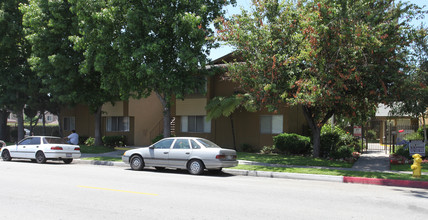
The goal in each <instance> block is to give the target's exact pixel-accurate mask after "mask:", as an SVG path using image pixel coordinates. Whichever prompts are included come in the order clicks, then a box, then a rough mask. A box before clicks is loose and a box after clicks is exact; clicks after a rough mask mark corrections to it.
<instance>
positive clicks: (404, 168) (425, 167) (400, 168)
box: [391, 164, 428, 172]
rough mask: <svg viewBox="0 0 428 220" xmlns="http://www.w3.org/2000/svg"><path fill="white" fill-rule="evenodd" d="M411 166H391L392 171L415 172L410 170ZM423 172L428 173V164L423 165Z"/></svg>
mask: <svg viewBox="0 0 428 220" xmlns="http://www.w3.org/2000/svg"><path fill="white" fill-rule="evenodd" d="M410 166H411V164H400V165H391V170H397V171H413V170H412V169H410ZM422 172H428V164H422Z"/></svg>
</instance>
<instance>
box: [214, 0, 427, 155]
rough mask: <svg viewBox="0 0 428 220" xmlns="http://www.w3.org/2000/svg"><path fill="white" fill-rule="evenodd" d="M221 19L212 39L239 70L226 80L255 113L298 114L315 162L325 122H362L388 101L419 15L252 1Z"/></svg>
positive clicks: (383, 4) (344, 5) (347, 1)
mask: <svg viewBox="0 0 428 220" xmlns="http://www.w3.org/2000/svg"><path fill="white" fill-rule="evenodd" d="M253 4H254V5H253V7H252V11H250V12H247V11H243V12H242V14H241V15H236V16H235V17H233V18H231V19H230V20H226V19H223V20H222V26H221V29H220V30H219V35H218V38H219V39H220V40H223V41H226V42H227V43H228V44H230V45H232V46H234V47H236V49H237V52H239V53H240V54H242V56H243V58H244V60H245V62H244V63H233V64H231V65H230V67H229V70H228V75H229V77H230V78H232V79H233V80H234V81H236V82H240V84H241V89H243V90H244V91H245V92H249V93H250V94H252V95H253V97H255V98H256V100H257V103H259V104H260V106H261V107H267V108H268V109H270V110H275V109H276V108H277V106H278V105H281V104H285V105H299V106H302V108H303V112H304V115H305V118H306V119H307V121H308V124H309V126H310V128H311V130H312V133H313V142H314V157H319V156H320V151H319V150H320V147H319V137H320V136H319V135H320V130H321V127H322V126H323V125H324V124H325V123H326V122H327V120H328V119H329V118H330V117H331V116H332V115H333V114H337V115H344V116H347V117H359V118H365V117H367V116H366V115H364V112H368V111H369V110H373V109H374V108H376V105H377V104H378V103H381V102H384V103H388V102H389V101H392V100H394V99H396V95H397V94H398V93H397V91H399V88H401V86H402V82H403V79H404V78H405V74H404V73H405V71H406V70H407V67H406V56H407V55H408V50H407V47H408V46H409V43H410V40H411V38H410V36H409V34H408V32H409V30H410V29H411V27H410V26H409V21H410V19H412V18H413V17H414V16H415V15H418V14H419V13H420V12H419V11H418V10H419V9H418V8H417V7H416V6H414V5H406V4H402V3H394V2H393V1H387V0H384V1H364V0H356V1H354V0H338V1H331V0H307V1H298V2H297V3H295V2H294V1H282V2H278V1H272V0H261V1H253Z"/></svg>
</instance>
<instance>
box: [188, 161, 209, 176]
mask: <svg viewBox="0 0 428 220" xmlns="http://www.w3.org/2000/svg"><path fill="white" fill-rule="evenodd" d="M204 169H205V167H204V163H202V161H200V160H191V161H189V163H188V164H187V170H188V171H189V173H190V174H193V175H200V174H202V173H203V172H204Z"/></svg>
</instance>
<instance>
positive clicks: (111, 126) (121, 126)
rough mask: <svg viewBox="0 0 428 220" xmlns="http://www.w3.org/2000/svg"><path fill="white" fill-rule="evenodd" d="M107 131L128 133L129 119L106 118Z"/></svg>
mask: <svg viewBox="0 0 428 220" xmlns="http://www.w3.org/2000/svg"><path fill="white" fill-rule="evenodd" d="M107 131H109V132H117V131H121V132H124V131H129V117H107Z"/></svg>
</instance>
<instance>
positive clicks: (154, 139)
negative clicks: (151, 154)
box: [152, 134, 163, 144]
mask: <svg viewBox="0 0 428 220" xmlns="http://www.w3.org/2000/svg"><path fill="white" fill-rule="evenodd" d="M162 139H163V134H160V135H158V136H156V137H155V138H153V139H152V144H154V143H156V142H158V141H160V140H162Z"/></svg>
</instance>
